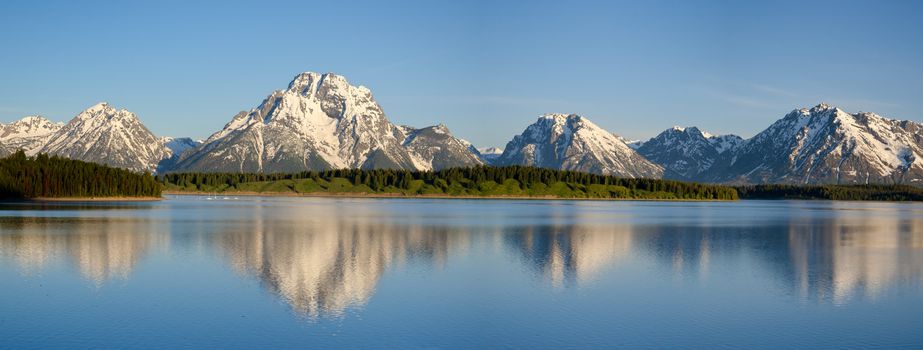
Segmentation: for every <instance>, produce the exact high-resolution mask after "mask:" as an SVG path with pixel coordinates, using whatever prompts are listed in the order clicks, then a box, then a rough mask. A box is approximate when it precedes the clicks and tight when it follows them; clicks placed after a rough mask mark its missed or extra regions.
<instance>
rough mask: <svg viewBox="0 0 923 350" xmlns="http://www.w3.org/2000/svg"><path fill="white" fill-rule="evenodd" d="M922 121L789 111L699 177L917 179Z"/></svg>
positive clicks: (921, 168) (822, 109)
mask: <svg viewBox="0 0 923 350" xmlns="http://www.w3.org/2000/svg"><path fill="white" fill-rule="evenodd" d="M921 155H923V125H921V124H919V123H916V122H912V121H906V120H894V119H888V118H884V117H881V116H879V115H876V114H874V113H855V114H850V113H847V112H845V111H843V110H842V109H839V108H836V107H832V106H829V105H826V104H820V105H818V106H816V107H814V108H810V109H807V108H804V109H800V110H794V111H792V112H791V113H789V114H788V115H786V116H785V117H783V118H782V119H780V120H778V121H776V122H775V123H773V124H772V125H771V126H770V127H769V128H767V129H766V130H764V131H763V132H760V133H759V134H757V135H756V136H754V137H753V138H751V139H749V140H747V141H746V142H745V143H744V144H742V145H740V146H739V147H737V148H735V149H734V151H733V152H725V153H724V154H722V156H721V157H720V159H719V160H717V161H716V163H715V165H714V166H712V167H711V169H709V170H708V171H707V172H706V173H705V174H703V176H702V179H704V180H707V181H713V182H738V183H739V182H746V183H838V184H859V183H911V184H915V183H919V182H920V181H921V180H923V161H921Z"/></svg>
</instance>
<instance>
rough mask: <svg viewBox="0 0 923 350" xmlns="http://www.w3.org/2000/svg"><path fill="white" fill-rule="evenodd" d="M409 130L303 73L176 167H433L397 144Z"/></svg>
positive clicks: (352, 90)
mask: <svg viewBox="0 0 923 350" xmlns="http://www.w3.org/2000/svg"><path fill="white" fill-rule="evenodd" d="M443 129H445V128H443ZM411 130H414V129H412V128H402V127H398V126H396V125H394V124H391V122H390V121H388V119H387V118H386V117H385V114H384V112H383V111H382V109H381V107H380V106H379V105H378V103H377V102H376V101H375V99H374V97H373V96H372V93H371V91H370V90H369V89H367V88H365V87H362V86H354V85H351V84H350V83H349V82H348V81H347V80H346V78H344V77H342V76H339V75H336V74H333V73H326V74H318V73H313V72H306V73H301V74H298V75H296V76H295V77H294V78H293V79H292V81H291V82H290V83H289V84H288V86H287V88H286V89H284V90H277V91H275V92H273V93H271V94H270V95H269V96H268V97H267V98H266V99H264V100H263V102H262V103H260V105H259V106H257V108H254V109H252V110H250V111H247V112H241V113H239V114H237V115H236V116H235V117H234V118H233V119H232V120H231V121H230V122H229V123H228V124H227V125H225V127H224V129H222V130H221V131H218V132H217V133H215V134H213V135H212V136H210V137H209V138H208V139H207V140H206V141H205V143H204V144H203V145H201V146H199V147H196V148H195V149H193V150H192V151H190V152H188V154H184V155H183V157H182V159H180V161H179V163H178V164H177V167H178V168H179V169H183V170H196V171H249V172H287V171H301V170H308V169H310V170H321V169H331V168H401V169H420V170H426V169H430V168H432V167H434V165H433V164H429V163H427V164H423V163H421V162H420V159H421V158H420V155H418V154H414V153H413V150H411V149H408V148H405V147H404V144H405V143H406V141H405V140H406V139H407V137H408V134H409V133H410V132H411ZM439 130H441V129H438V128H437V129H432V131H433V132H436V131H439ZM445 133H446V134H448V130H447V129H445ZM448 136H451V135H448ZM452 139H454V137H453V138H452ZM445 140H448V138H447V139H445ZM424 158H425V157H424ZM455 161H456V160H453V161H451V162H455ZM458 161H459V162H460V163H459V165H461V164H465V161H466V160H464V159H461V160H458ZM475 161H477V160H476V158H475Z"/></svg>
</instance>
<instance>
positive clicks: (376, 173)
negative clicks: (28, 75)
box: [158, 166, 737, 200]
mask: <svg viewBox="0 0 923 350" xmlns="http://www.w3.org/2000/svg"><path fill="white" fill-rule="evenodd" d="M158 180H159V181H160V182H161V183H162V184H163V186H164V190H165V191H167V192H170V193H241V194H259V193H266V194H294V195H297V194H305V195H307V194H311V195H316V194H328V195H350V194H352V195H362V196H426V197H505V198H530V197H535V198H570V199H581V198H583V199H653V200H736V199H737V191H736V190H734V189H733V188H731V187H727V186H720V185H704V184H697V183H686V182H680V181H671V180H659V179H624V178H617V177H612V176H604V175H595V174H588V173H581V172H574V171H561V170H552V169H541V168H532V167H519V166H512V167H486V166H480V167H472V168H453V169H446V170H439V171H406V170H390V169H377V170H359V169H341V170H328V171H320V172H301V173H294V174H234V173H171V174H164V175H160V176H158Z"/></svg>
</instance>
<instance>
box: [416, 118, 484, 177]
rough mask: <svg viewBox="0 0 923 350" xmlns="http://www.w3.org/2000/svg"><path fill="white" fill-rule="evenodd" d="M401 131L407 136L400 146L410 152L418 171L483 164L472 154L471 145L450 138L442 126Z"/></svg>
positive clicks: (445, 128)
mask: <svg viewBox="0 0 923 350" xmlns="http://www.w3.org/2000/svg"><path fill="white" fill-rule="evenodd" d="M401 131H402V132H403V133H404V135H407V136H406V137H405V138H404V141H403V142H402V143H401V145H402V146H404V147H405V148H407V149H408V151H410V155H411V157H412V158H413V160H414V164H416V167H417V168H418V169H426V170H439V169H445V168H452V167H469V166H475V165H482V164H484V162H482V161H481V159H480V158H479V157H478V156H477V154H475V153H472V151H471V144H470V143H468V142H466V141H463V140H461V139H458V138H455V137H454V136H452V133H451V132H449V129H448V128H447V127H446V126H445V125H444V124H439V125H436V126H430V127H425V128H422V129H414V128H412V127H408V126H401Z"/></svg>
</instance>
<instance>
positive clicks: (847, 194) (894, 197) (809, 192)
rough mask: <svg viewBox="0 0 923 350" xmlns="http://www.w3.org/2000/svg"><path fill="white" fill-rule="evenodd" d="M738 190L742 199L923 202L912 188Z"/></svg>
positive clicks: (921, 193)
mask: <svg viewBox="0 0 923 350" xmlns="http://www.w3.org/2000/svg"><path fill="white" fill-rule="evenodd" d="M736 190H737V193H738V195H740V198H742V199H826V200H850V201H920V200H923V189H921V188H918V187H914V186H910V185H884V184H877V185H876V184H870V185H750V186H738V187H736Z"/></svg>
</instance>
